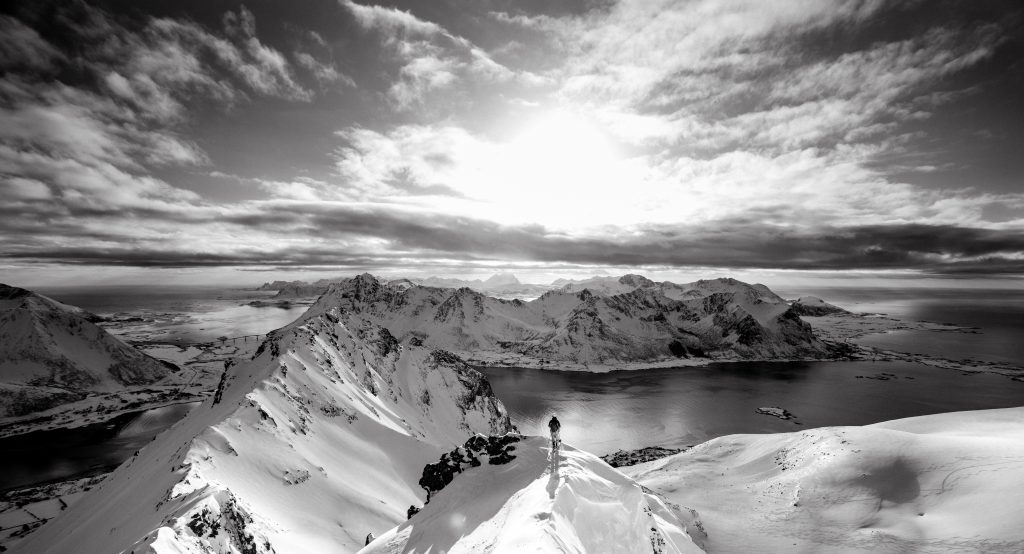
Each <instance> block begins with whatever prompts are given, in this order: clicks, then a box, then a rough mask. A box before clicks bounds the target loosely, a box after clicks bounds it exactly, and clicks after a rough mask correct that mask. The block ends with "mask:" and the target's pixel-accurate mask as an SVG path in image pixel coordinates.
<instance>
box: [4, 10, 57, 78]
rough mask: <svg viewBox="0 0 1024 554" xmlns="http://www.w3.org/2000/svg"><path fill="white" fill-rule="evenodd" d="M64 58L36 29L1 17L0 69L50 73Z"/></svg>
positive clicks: (8, 17) (13, 19) (11, 18)
mask: <svg viewBox="0 0 1024 554" xmlns="http://www.w3.org/2000/svg"><path fill="white" fill-rule="evenodd" d="M63 59H64V56H63V55H62V54H61V53H60V52H59V51H58V50H57V49H56V48H54V47H53V46H52V45H50V43H49V42H47V41H46V40H44V39H43V38H42V37H41V36H39V33H37V32H36V30H35V29H33V28H31V27H29V26H27V25H25V24H24V23H22V22H21V21H19V20H17V19H15V18H13V17H11V16H8V15H0V68H3V69H5V70H6V69H12V68H19V67H21V68H31V69H33V70H36V71H50V70H52V69H53V67H54V64H55V62H57V61H60V60H63Z"/></svg>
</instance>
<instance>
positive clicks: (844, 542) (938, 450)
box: [624, 408, 1024, 553]
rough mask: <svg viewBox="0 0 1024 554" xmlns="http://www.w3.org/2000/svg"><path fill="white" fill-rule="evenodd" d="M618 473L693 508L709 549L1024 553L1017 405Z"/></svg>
mask: <svg viewBox="0 0 1024 554" xmlns="http://www.w3.org/2000/svg"><path fill="white" fill-rule="evenodd" d="M624 473H626V474H627V475H629V476H631V477H633V478H634V479H636V480H637V481H638V482H639V483H641V484H643V485H644V486H646V487H649V488H650V489H653V490H654V491H658V492H661V493H663V494H664V495H665V496H666V497H667V498H668V499H669V500H675V501H684V500H685V501H686V502H688V503H689V504H690V505H691V506H693V507H694V508H696V509H698V510H699V511H700V513H701V515H702V516H703V521H704V524H705V525H706V529H707V532H708V535H709V539H708V543H707V546H708V550H710V551H718V552H745V551H750V550H752V549H753V550H756V551H759V552H843V553H873V552H1022V551H1024V529H1022V528H1021V525H1020V522H1021V521H1022V519H1021V518H1022V517H1024V496H1022V495H1020V494H1018V493H1017V491H1020V490H1024V408H1011V409H1005V410H982V411H976V412H959V413H949V414H939V415H931V416H924V417H917V418H910V419H904V420H897V421H891V422H886V423H880V424H876V425H869V426H865V427H826V428H819V429H811V430H807V431H803V432H799V433H779V434H767V435H732V436H727V437H720V438H717V439H715V440H712V441H709V442H707V443H704V444H701V445H699V446H697V447H694V448H692V449H690V450H689V451H687V452H684V453H681V454H677V455H674V456H670V457H668V458H664V459H662V460H658V461H654V462H650V463H647V464H641V465H638V466H633V467H629V468H624ZM1010 491H1013V492H1010ZM751 545H756V547H754V548H752V547H751Z"/></svg>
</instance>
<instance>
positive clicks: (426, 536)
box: [360, 437, 703, 554]
mask: <svg viewBox="0 0 1024 554" xmlns="http://www.w3.org/2000/svg"><path fill="white" fill-rule="evenodd" d="M514 454H515V456H516V458H515V459H514V460H512V461H511V462H509V463H507V464H503V465H490V464H487V463H484V464H482V465H480V466H479V467H471V468H468V469H466V470H465V471H464V472H463V473H461V474H459V475H457V476H456V477H455V480H454V481H452V483H450V484H449V485H448V486H446V487H445V488H444V489H443V490H441V491H440V492H438V493H436V494H435V495H434V497H433V499H431V501H430V503H429V504H427V505H426V507H424V509H423V510H422V511H420V513H418V514H416V515H415V516H413V517H412V519H410V520H409V521H408V522H405V523H403V524H401V525H399V526H398V527H396V528H394V529H392V530H391V531H388V532H387V533H386V534H384V535H382V536H380V537H378V538H377V539H376V540H375V541H374V542H373V543H371V544H370V545H369V546H367V547H366V548H365V549H363V550H362V551H360V554H411V553H422V554H426V553H431V554H434V553H441V552H446V553H448V554H459V553H466V554H470V553H472V554H476V553H499V552H508V553H519V552H573V553H583V552H590V553H595V554H596V553H625V554H629V553H644V554H650V553H652V552H654V553H698V552H703V550H701V549H700V547H699V546H697V544H695V542H694V540H693V539H691V536H692V537H694V538H696V540H697V541H700V540H702V539H703V533H702V532H701V531H700V529H699V524H698V521H699V520H698V519H697V517H696V513H694V512H692V511H690V510H689V509H686V508H682V507H680V506H676V505H672V504H667V503H665V502H664V501H662V500H661V499H660V498H658V497H657V496H655V495H654V494H651V493H650V492H649V491H645V490H644V489H643V488H642V487H640V486H639V485H637V483H635V482H633V481H632V480H631V479H629V478H627V477H626V476H624V475H623V474H622V473H619V472H618V471H616V470H615V469H612V468H611V467H610V466H608V465H607V464H605V463H604V462H603V461H602V460H601V459H600V458H598V457H596V456H594V455H593V454H589V453H587V452H583V451H580V450H577V449H575V448H573V447H571V446H567V445H564V444H563V445H562V447H561V448H560V450H559V454H558V455H557V456H556V457H555V459H554V460H552V457H551V448H550V443H549V442H548V440H547V439H546V438H542V437H525V438H524V439H523V440H522V441H520V442H518V443H516V444H515V450H514ZM688 531H689V533H688Z"/></svg>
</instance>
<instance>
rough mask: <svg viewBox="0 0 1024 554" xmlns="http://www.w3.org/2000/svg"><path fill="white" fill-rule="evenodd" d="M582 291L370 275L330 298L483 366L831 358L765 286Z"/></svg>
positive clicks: (638, 281)
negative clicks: (530, 290) (485, 287)
mask: <svg viewBox="0 0 1024 554" xmlns="http://www.w3.org/2000/svg"><path fill="white" fill-rule="evenodd" d="M580 287H581V285H580V284H579V283H572V284H568V285H566V286H564V287H562V288H561V289H558V290H552V291H548V292H545V293H544V294H542V295H541V296H539V297H538V298H536V299H534V300H531V301H528V302H524V301H522V300H518V299H513V300H505V299H499V298H493V297H489V296H487V295H485V294H482V293H480V292H477V291H474V290H472V289H470V288H467V287H462V288H458V289H441V288H434V287H425V286H403V287H394V286H391V285H390V284H389V282H387V281H383V280H380V279H377V278H376V277H374V276H373V275H371V274H368V273H367V274H363V275H359V276H356V277H354V278H351V279H347V280H345V281H342V282H339V283H335V284H333V285H331V287H330V288H329V289H328V291H327V292H325V293H324V294H325V296H327V295H332V296H336V297H338V298H339V301H340V302H342V303H343V304H344V305H345V306H346V307H347V309H349V310H351V311H352V312H353V313H355V314H358V315H359V317H362V318H364V319H366V320H367V321H372V322H373V323H375V324H379V325H382V326H384V327H387V328H388V329H389V330H390V331H391V332H392V333H393V334H395V335H396V336H397V337H400V338H402V339H403V340H404V339H407V338H409V337H416V338H417V339H419V340H421V341H423V342H424V344H428V345H431V346H434V347H438V348H445V349H448V350H452V351H454V352H457V353H458V354H459V355H460V356H463V357H464V358H466V359H467V360H469V361H471V362H473V363H479V364H482V365H525V366H528V367H553V368H558V369H584V370H588V369H594V368H600V369H604V368H616V367H621V366H622V365H623V364H628V363H634V364H636V363H640V364H671V363H677V364H679V363H686V361H687V360H689V361H690V362H694V361H703V362H706V361H710V360H714V359H724V360H728V359H798V358H826V357H829V356H830V355H832V350H831V348H830V347H829V346H828V345H827V344H825V343H823V342H822V341H820V340H819V339H817V338H816V337H815V336H814V334H813V331H812V329H811V327H810V325H809V324H807V323H805V322H803V321H802V320H801V319H800V318H799V315H798V314H797V313H796V312H795V311H794V310H792V308H791V306H790V305H789V303H787V302H786V301H785V300H784V299H782V298H781V297H779V296H778V295H776V294H774V293H773V292H771V290H770V289H768V288H767V287H765V286H764V285H748V284H746V283H742V282H740V281H736V280H734V279H716V280H709V281H697V282H694V283H689V284H685V285H677V284H675V283H671V282H667V281H666V282H662V283H656V282H654V281H651V280H649V279H646V278H644V277H642V276H632V275H627V276H623V277H620V278H615V279H601V280H599V281H591V282H589V283H586V286H585V287H582V288H580ZM503 362H510V363H503Z"/></svg>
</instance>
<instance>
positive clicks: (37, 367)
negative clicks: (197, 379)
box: [0, 284, 171, 417]
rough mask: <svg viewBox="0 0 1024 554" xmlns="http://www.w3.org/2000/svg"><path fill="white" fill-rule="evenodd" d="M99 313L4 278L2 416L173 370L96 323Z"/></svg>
mask: <svg viewBox="0 0 1024 554" xmlns="http://www.w3.org/2000/svg"><path fill="white" fill-rule="evenodd" d="M94 318H95V316H92V315H91V314H89V313H88V312H86V311H84V310H82V309H81V308H77V307H74V306H69V305H67V304H62V303H60V302H57V301H56V300H53V299H50V298H47V297H45V296H43V295H40V294H36V293H34V292H31V291H28V290H25V289H22V288H18V287H11V286H8V285H3V284H0V417H7V416H19V415H23V414H27V413H31V412H35V411H40V410H45V409H48V408H51V407H53V406H56V405H58V404H63V403H65V402H71V401H75V400H80V399H81V398H84V397H85V395H86V394H88V393H89V392H112V391H117V390H120V389H123V388H124V387H126V386H131V385H145V384H149V383H153V382H155V381H158V380H160V379H161V378H163V377H164V376H166V375H167V374H168V372H169V371H171V369H170V368H169V367H168V366H167V365H165V364H163V363H162V362H159V361H157V360H155V359H153V358H151V357H149V356H147V355H145V354H143V353H142V352H140V351H138V350H136V349H135V348H132V347H131V346H128V345H127V344H125V343H123V342H121V341H120V340H119V339H117V338H116V337H114V336H113V335H111V334H110V333H108V332H106V331H104V330H103V329H101V328H100V327H97V326H96V325H94V324H93V323H92V321H91V320H93V319H94Z"/></svg>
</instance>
